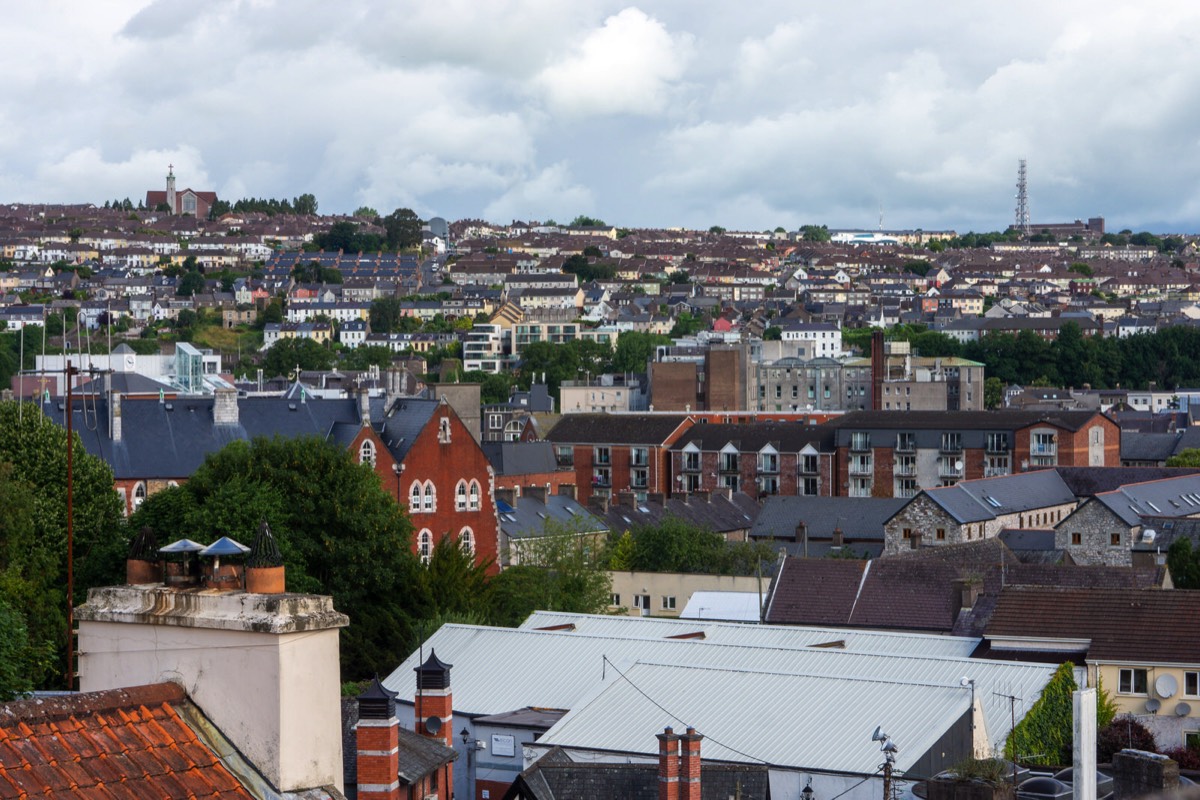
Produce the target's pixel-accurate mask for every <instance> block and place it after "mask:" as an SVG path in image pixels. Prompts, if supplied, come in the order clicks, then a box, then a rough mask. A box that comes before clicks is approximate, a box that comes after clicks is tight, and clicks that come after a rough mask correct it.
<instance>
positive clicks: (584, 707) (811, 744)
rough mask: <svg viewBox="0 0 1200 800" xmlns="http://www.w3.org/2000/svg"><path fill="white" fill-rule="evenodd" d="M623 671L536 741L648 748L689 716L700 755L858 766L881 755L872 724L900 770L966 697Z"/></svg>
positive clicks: (796, 678) (854, 683) (927, 689)
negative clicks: (888, 742) (892, 746)
mask: <svg viewBox="0 0 1200 800" xmlns="http://www.w3.org/2000/svg"><path fill="white" fill-rule="evenodd" d="M624 674H625V679H623V678H621V677H620V676H618V675H614V677H613V679H612V680H610V681H608V682H607V683H606V684H605V685H604V686H603V687H602V688H601V690H600V691H598V692H596V693H595V694H594V695H593V696H591V697H589V698H588V699H587V702H585V703H582V704H581V705H580V706H579V708H577V709H575V710H573V711H572V712H571V713H569V714H567V715H566V716H565V717H563V718H562V720H560V721H559V722H558V724H557V725H555V726H554V727H553V728H551V729H550V730H549V731H548V732H547V733H546V734H545V735H544V736H543V737H542V738H541V739H539V740H538V744H539V745H560V746H564V747H573V748H588V749H598V750H615V751H621V752H632V753H647V754H650V753H654V752H656V750H655V747H656V746H657V740H656V739H655V738H654V737H655V734H657V733H660V732H661V731H662V729H663V728H664V727H665V726H667V725H671V726H673V727H675V729H676V731H679V729H680V727H682V726H687V725H691V726H693V727H695V728H696V730H697V731H698V732H699V733H701V734H703V735H704V737H705V738H704V742H703V744H702V748H701V750H702V753H703V757H704V758H705V759H712V760H717V761H736V762H750V763H755V762H766V763H768V764H771V765H776V766H783V767H791V768H795V769H806V768H807V769H814V768H817V769H820V770H822V771H840V772H853V773H858V774H864V775H867V774H873V773H875V772H876V771H877V769H878V767H879V765H880V764H881V763H882V761H883V757H882V756H881V754H880V752H879V745H878V743H876V742H872V741H871V732H872V731H874V730H875V727H876V726H882V727H883V729H884V730H885V731H887V732H888V733H889V734H890V735H891V736H892V738H893V740H894V741H895V742H896V745H897V747H899V748H900V752H899V753H898V754H897V758H896V767H897V769H900V770H904V769H907V768H908V767H910V766H911V765H912V764H913V763H915V762H916V761H917V760H918V759H919V758H920V757H921V756H922V755H924V753H926V752H927V751H928V750H929V749H930V748H932V747H933V746H934V744H935V743H936V742H937V740H938V739H939V738H940V737H941V736H942V735H943V734H944V733H945V732H946V730H947V729H948V728H949V727H950V726H951V725H953V724H954V722H955V721H957V720H958V719H959V718H961V717H962V715H963V714H965V713H966V712H967V710H968V708H969V707H970V693H969V692H965V691H964V690H963V689H961V688H960V687H944V686H930V685H927V684H916V683H899V682H889V681H876V680H853V679H846V678H840V677H831V676H818V675H796V674H788V673H776V672H765V671H755V670H751V669H732V668H725V669H719V668H708V667H693V666H668V665H659V664H650V663H644V664H636V665H632V666H630V667H629V669H627V670H624ZM647 695H648V696H649V697H647ZM649 698H653V699H654V702H651V700H650V699H649ZM656 703H657V704H661V706H662V707H663V708H665V709H667V711H664V710H663V708H660V707H659V705H656ZM668 711H669V712H670V713H667V712H668Z"/></svg>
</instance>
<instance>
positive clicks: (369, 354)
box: [341, 344, 396, 371]
mask: <svg viewBox="0 0 1200 800" xmlns="http://www.w3.org/2000/svg"><path fill="white" fill-rule="evenodd" d="M395 355H396V354H395V353H393V352H392V348H390V347H388V346H386V345H379V344H373V345H363V346H361V347H356V348H354V349H353V350H347V351H346V352H344V353H343V354H342V360H341V367H342V369H347V370H359V371H365V370H368V369H370V368H371V367H373V366H374V367H379V368H380V369H387V368H388V367H390V366H391V365H392V359H393V358H395Z"/></svg>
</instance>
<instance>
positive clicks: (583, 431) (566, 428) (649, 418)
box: [546, 414, 688, 445]
mask: <svg viewBox="0 0 1200 800" xmlns="http://www.w3.org/2000/svg"><path fill="white" fill-rule="evenodd" d="M687 419H688V418H687V416H686V415H684V414H664V415H661V416H660V415H658V414H636V415H634V414H567V415H565V416H563V417H562V419H560V420H559V421H558V424H557V425H555V426H554V427H553V428H552V429H551V430H550V432H549V433H547V434H546V438H547V439H548V440H550V441H551V442H554V443H556V444H599V445H604V444H646V445H651V444H655V445H658V444H662V443H663V442H665V441H666V440H667V437H669V436H670V435H671V434H672V433H674V432H675V430H676V429H677V428H678V427H679V426H680V425H682V424H683V423H684V422H685V421H686V420H687Z"/></svg>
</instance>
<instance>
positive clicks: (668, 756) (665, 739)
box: [657, 728, 680, 800]
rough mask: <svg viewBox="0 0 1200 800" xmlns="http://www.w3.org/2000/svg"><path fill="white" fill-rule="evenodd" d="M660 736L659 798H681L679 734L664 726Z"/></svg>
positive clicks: (669, 799) (663, 799) (658, 735)
mask: <svg viewBox="0 0 1200 800" xmlns="http://www.w3.org/2000/svg"><path fill="white" fill-rule="evenodd" d="M657 738H658V800H680V798H679V736H677V735H676V734H675V732H674V731H673V730H671V729H670V728H664V729H663V732H662V733H660V734H657Z"/></svg>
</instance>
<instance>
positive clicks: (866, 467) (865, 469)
mask: <svg viewBox="0 0 1200 800" xmlns="http://www.w3.org/2000/svg"><path fill="white" fill-rule="evenodd" d="M850 474H851V475H870V474H871V462H870V461H851V462H850Z"/></svg>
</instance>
